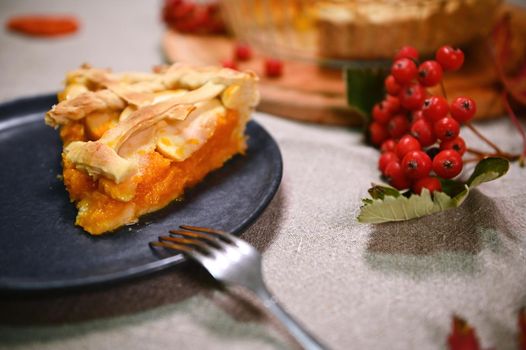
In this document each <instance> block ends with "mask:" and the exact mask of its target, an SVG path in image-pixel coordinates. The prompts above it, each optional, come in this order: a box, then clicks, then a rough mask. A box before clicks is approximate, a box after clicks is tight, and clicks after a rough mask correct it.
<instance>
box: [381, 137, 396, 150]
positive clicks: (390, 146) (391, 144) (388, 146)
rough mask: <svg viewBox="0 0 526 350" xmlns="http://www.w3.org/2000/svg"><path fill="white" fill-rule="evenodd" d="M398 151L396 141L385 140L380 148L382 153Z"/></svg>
mask: <svg viewBox="0 0 526 350" xmlns="http://www.w3.org/2000/svg"><path fill="white" fill-rule="evenodd" d="M395 149H396V141H395V140H393V139H389V140H385V141H384V142H383V143H382V146H380V150H381V151H382V153H384V152H394V151H395Z"/></svg>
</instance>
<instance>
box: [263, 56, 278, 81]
mask: <svg viewBox="0 0 526 350" xmlns="http://www.w3.org/2000/svg"><path fill="white" fill-rule="evenodd" d="M264 64H265V75H266V76H267V77H268V78H277V77H280V76H281V75H282V74H283V62H281V61H280V60H278V59H274V58H267V59H266V60H265V62H264Z"/></svg>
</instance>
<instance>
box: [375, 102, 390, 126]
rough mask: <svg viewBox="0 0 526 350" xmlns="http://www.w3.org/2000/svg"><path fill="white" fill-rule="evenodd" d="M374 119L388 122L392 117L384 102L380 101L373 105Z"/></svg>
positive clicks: (381, 122) (382, 122)
mask: <svg viewBox="0 0 526 350" xmlns="http://www.w3.org/2000/svg"><path fill="white" fill-rule="evenodd" d="M372 114H373V119H374V121H377V122H378V123H380V124H387V123H388V122H389V120H390V119H391V112H390V111H389V108H388V107H387V106H386V104H385V103H384V102H380V103H377V104H375V105H374V107H373V113H372Z"/></svg>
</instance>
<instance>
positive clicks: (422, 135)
mask: <svg viewBox="0 0 526 350" xmlns="http://www.w3.org/2000/svg"><path fill="white" fill-rule="evenodd" d="M411 135H413V136H414V137H415V138H416V139H417V140H418V141H419V142H420V145H422V147H427V146H431V145H432V144H434V143H435V142H436V141H437V137H436V136H435V132H434V130H433V124H431V123H430V122H429V121H428V120H426V119H425V118H421V119H418V120H417V121H415V122H414V123H413V125H411Z"/></svg>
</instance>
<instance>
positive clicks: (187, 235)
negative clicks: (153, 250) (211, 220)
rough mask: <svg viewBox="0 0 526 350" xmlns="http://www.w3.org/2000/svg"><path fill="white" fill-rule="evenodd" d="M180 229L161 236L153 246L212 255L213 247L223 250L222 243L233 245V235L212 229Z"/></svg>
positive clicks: (182, 227)
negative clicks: (211, 249)
mask: <svg viewBox="0 0 526 350" xmlns="http://www.w3.org/2000/svg"><path fill="white" fill-rule="evenodd" d="M179 227H180V229H177V230H170V235H169V236H160V237H159V241H158V242H151V243H150V245H151V246H157V247H164V248H169V249H174V250H178V251H181V252H185V253H191V252H193V251H195V250H196V249H197V250H198V251H200V252H203V253H205V254H208V253H210V248H211V246H213V247H215V248H219V249H221V248H222V247H223V245H224V243H223V242H222V241H226V242H228V243H233V240H232V238H231V235H230V234H228V233H226V232H223V231H219V230H214V229H211V228H206V227H198V226H189V225H181V226H179Z"/></svg>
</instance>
